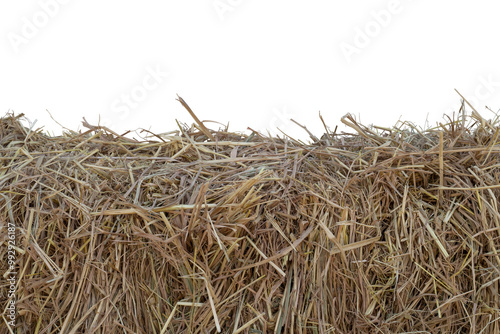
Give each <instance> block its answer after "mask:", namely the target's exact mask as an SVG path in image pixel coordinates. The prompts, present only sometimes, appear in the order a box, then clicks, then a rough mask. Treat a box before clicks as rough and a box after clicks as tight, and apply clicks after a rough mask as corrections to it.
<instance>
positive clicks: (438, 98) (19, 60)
mask: <svg viewBox="0 0 500 334" xmlns="http://www.w3.org/2000/svg"><path fill="white" fill-rule="evenodd" d="M499 9H500V8H499V6H498V1H476V2H473V1H457V0H454V1H449V0H446V1H445V0H440V1H424V0H420V1H417V0H413V1H410V0H400V1H394V0H384V1H373V0H371V1H361V0H357V1H332V0H330V1H326V0H324V1H293V0H287V1H285V0H274V1H262V0H260V1H259V0H204V1H180V0H179V1H159V0H156V1H154V0H143V1H127V0H120V1H117V0H114V1H113V0H109V1H96V0H85V1H82V0H65V1H63V0H39V1H33V0H29V1H28V0H24V1H2V2H1V3H0V29H1V32H0V33H1V38H2V39H1V42H0V57H1V61H0V92H1V98H0V111H1V112H2V115H3V114H5V113H7V112H9V111H13V112H15V113H24V114H26V116H27V117H28V118H29V119H30V120H31V121H34V120H35V119H36V120H37V121H38V122H37V124H36V127H40V126H43V127H44V128H45V129H47V130H50V131H51V132H53V133H55V134H59V133H61V128H60V127H59V126H58V125H57V124H56V123H55V122H54V121H53V120H52V119H51V118H50V116H49V113H48V112H47V110H48V111H50V113H51V114H52V116H53V117H54V119H55V120H57V121H58V122H59V123H61V124H62V125H64V126H66V127H68V128H70V129H73V130H76V129H83V128H82V126H81V119H82V117H85V118H86V119H87V120H88V121H89V123H91V124H97V123H98V121H99V119H100V121H101V123H102V124H104V125H107V126H109V127H111V128H112V129H114V130H117V131H124V130H126V129H137V128H147V129H151V130H153V131H155V132H166V131H171V130H175V129H176V128H177V124H176V122H175V120H176V119H178V120H179V121H180V122H182V123H189V124H191V123H192V122H193V120H192V118H191V117H190V116H189V114H188V113H187V112H186V111H185V110H184V108H183V107H182V106H181V104H180V103H179V102H178V101H176V97H177V95H176V94H179V95H180V96H181V97H183V98H184V100H186V102H187V103H188V104H189V105H190V106H191V108H192V109H193V110H194V112H195V113H196V114H197V116H198V117H199V118H200V119H201V120H214V121H219V122H221V123H223V124H227V123H230V128H229V129H230V130H232V131H245V130H246V129H247V127H252V128H254V129H256V130H263V129H266V128H267V129H269V130H271V133H274V134H275V133H277V130H276V128H277V127H278V128H280V129H281V130H283V131H284V132H286V133H289V134H291V135H293V136H295V137H299V138H301V139H305V138H307V137H308V136H307V134H306V133H305V132H304V131H303V130H302V129H300V128H299V127H298V126H296V125H295V124H293V123H291V122H290V121H289V119H290V118H293V119H295V120H296V121H298V122H299V123H302V124H305V125H307V127H308V128H309V129H310V130H312V131H313V132H314V133H315V134H316V135H318V136H321V134H322V133H323V132H324V129H323V126H322V124H321V122H320V119H319V117H318V112H319V111H321V114H322V115H323V117H324V119H325V121H326V122H327V124H328V125H329V126H330V128H332V129H333V128H335V125H338V124H340V118H341V117H342V116H343V115H345V114H346V113H352V114H354V115H356V117H357V118H358V119H359V118H360V119H361V122H363V123H364V124H367V125H368V124H375V125H381V126H391V125H394V124H395V123H396V122H397V121H398V119H401V120H407V121H412V122H414V123H416V124H418V125H421V126H424V125H425V122H426V120H428V122H429V124H430V125H434V124H435V123H436V121H441V120H442V116H443V114H444V113H446V114H449V115H451V113H452V112H453V111H456V110H457V109H458V106H459V104H460V97H459V96H458V94H457V93H456V92H455V91H454V89H455V88H456V89H458V91H460V93H461V94H463V95H464V96H465V97H466V98H467V99H469V100H470V101H471V103H472V104H473V105H474V106H475V107H476V108H477V110H478V111H480V113H482V114H483V115H484V116H485V117H487V118H491V117H492V115H493V114H492V112H490V111H488V110H487V109H485V106H488V107H490V108H491V109H492V110H494V111H497V110H498V108H499V107H500V98H499V97H500V94H499V91H500V72H499V70H498V69H499V66H500V44H499V43H500V39H499V32H500V20H499V18H498V17H499V13H500V11H499ZM151 73H156V74H154V75H151ZM166 73H168V74H166ZM207 126H209V127H211V128H214V129H217V128H219V127H220V125H218V124H215V123H208V124H207Z"/></svg>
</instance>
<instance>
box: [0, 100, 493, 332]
mask: <svg viewBox="0 0 500 334" xmlns="http://www.w3.org/2000/svg"><path fill="white" fill-rule="evenodd" d="M180 101H181V102H182V104H183V105H184V106H185V107H186V108H187V109H188V110H189V112H190V114H191V115H192V116H193V117H194V118H195V120H196V124H194V125H193V126H191V127H186V126H179V130H177V131H173V132H170V133H167V134H150V136H149V137H148V138H146V139H141V140H135V139H130V138H129V137H126V136H123V135H118V134H116V133H114V132H112V131H111V130H109V129H107V128H104V127H98V126H92V125H90V124H88V123H87V122H84V126H86V127H87V128H88V131H85V132H78V133H77V132H73V131H68V132H67V133H65V134H64V135H62V136H57V137H54V136H49V135H47V134H44V133H43V132H42V131H41V130H34V129H28V128H26V127H24V126H23V125H22V123H21V122H20V117H21V116H22V115H18V116H14V115H7V116H5V117H4V118H2V119H1V120H0V222H1V228H2V233H1V236H0V242H1V244H0V253H1V255H2V261H1V262H0V263H1V264H0V269H1V273H2V275H3V274H4V273H6V272H7V261H6V253H7V238H6V236H7V234H6V233H5V230H6V226H7V223H8V222H10V223H14V224H15V225H16V226H17V239H16V241H17V247H18V248H17V250H18V251H17V261H18V266H17V268H16V269H17V270H18V276H17V278H18V284H17V290H16V296H17V319H16V321H17V328H16V333H37V334H42V333H46V334H48V333H124V334H127V333H158V334H159V333H162V334H164V333H171V334H173V333H215V332H223V333H321V334H323V333H403V332H411V333H417V332H418V333H459V332H463V333H469V332H470V333H499V332H500V320H499V318H500V295H499V280H500V254H499V252H500V214H499V207H498V206H499V203H498V201H499V198H500V138H499V133H500V132H499V130H500V127H499V124H498V122H497V120H486V119H484V118H482V117H481V116H480V115H479V114H478V113H477V112H476V111H474V112H473V113H472V115H470V116H465V113H462V114H460V116H459V117H458V118H456V119H450V120H449V122H447V124H439V126H438V127H436V128H431V129H426V130H422V129H419V128H417V127H415V126H413V125H412V124H411V123H406V122H405V123H399V124H398V125H397V126H395V127H393V128H390V129H389V128H380V127H366V126H363V125H362V124H359V123H358V122H356V121H355V119H354V118H353V117H351V116H346V117H344V118H343V119H342V122H343V123H345V124H346V125H348V126H349V127H350V128H351V129H352V130H353V131H354V133H353V134H347V133H342V134H337V133H332V132H331V131H329V130H328V129H327V128H326V127H325V128H326V129H327V130H326V133H325V135H323V137H322V138H321V139H318V138H316V137H315V136H314V135H312V134H311V138H312V140H313V142H311V143H308V144H305V143H303V142H301V141H299V140H295V139H293V138H290V137H288V136H285V137H284V138H279V137H274V138H270V137H266V136H264V135H262V134H260V133H257V132H252V133H251V134H250V135H243V134H237V133H232V132H229V131H228V130H227V129H221V130H219V131H214V130H210V129H208V128H207V127H205V125H203V122H201V121H200V120H199V119H198V118H197V117H196V116H195V115H194V113H193V112H192V111H191V110H190V109H189V107H188V106H187V104H186V103H185V102H184V101H183V100H182V99H180ZM462 107H463V106H462ZM321 120H322V119H321ZM303 128H304V129H305V130H307V129H306V128H305V127H303ZM0 284H1V286H2V289H0V291H1V292H0V293H1V294H0V307H2V314H3V315H4V317H3V319H2V320H1V323H0V332H1V333H9V329H8V327H7V324H6V318H5V315H6V311H5V308H6V307H7V305H8V304H7V303H8V298H7V293H6V291H7V289H6V288H5V287H7V282H6V280H5V279H4V278H2V282H1V283H0Z"/></svg>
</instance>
